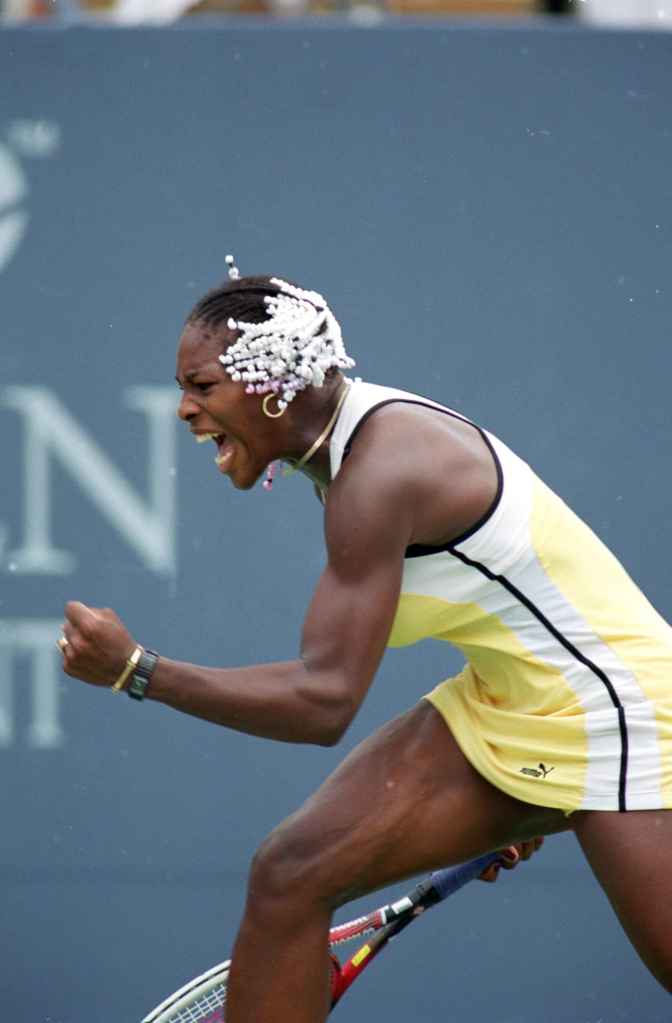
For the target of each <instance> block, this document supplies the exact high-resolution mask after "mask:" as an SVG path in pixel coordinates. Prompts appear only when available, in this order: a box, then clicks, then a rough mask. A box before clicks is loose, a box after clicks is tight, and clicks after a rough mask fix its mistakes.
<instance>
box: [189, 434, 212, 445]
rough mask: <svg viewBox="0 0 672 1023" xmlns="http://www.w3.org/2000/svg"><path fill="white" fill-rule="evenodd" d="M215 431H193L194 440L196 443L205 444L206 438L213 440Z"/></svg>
mask: <svg viewBox="0 0 672 1023" xmlns="http://www.w3.org/2000/svg"><path fill="white" fill-rule="evenodd" d="M216 436H217V434H216V433H195V434H194V440H195V441H196V443H197V444H205V442H206V440H214V439H215V437H216Z"/></svg>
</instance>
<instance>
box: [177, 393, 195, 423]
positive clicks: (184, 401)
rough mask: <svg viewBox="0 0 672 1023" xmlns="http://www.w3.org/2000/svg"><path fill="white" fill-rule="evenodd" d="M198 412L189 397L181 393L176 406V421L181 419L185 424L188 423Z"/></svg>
mask: <svg viewBox="0 0 672 1023" xmlns="http://www.w3.org/2000/svg"><path fill="white" fill-rule="evenodd" d="M197 412H198V406H197V405H196V403H195V402H194V401H193V399H192V398H190V397H189V395H188V394H185V393H183V394H182V397H181V398H180V403H179V405H178V406H177V416H178V419H183V420H184V422H185V423H188V422H189V420H190V419H193V418H194V416H195V415H196V413H197Z"/></svg>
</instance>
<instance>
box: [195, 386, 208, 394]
mask: <svg viewBox="0 0 672 1023" xmlns="http://www.w3.org/2000/svg"><path fill="white" fill-rule="evenodd" d="M194 387H195V388H196V390H197V391H200V392H201V394H207V393H208V391H209V390H210V389H211V388H212V384H194Z"/></svg>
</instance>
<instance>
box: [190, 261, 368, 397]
mask: <svg viewBox="0 0 672 1023" xmlns="http://www.w3.org/2000/svg"><path fill="white" fill-rule="evenodd" d="M226 262H227V263H228V264H229V280H228V281H226V282H225V283H224V284H221V285H220V286H219V287H218V288H213V289H212V291H208V292H207V293H206V294H205V295H204V296H203V298H201V299H200V301H198V302H197V303H196V305H195V306H194V308H193V309H192V311H191V312H190V314H189V316H188V317H187V323H188V324H203V325H204V326H208V327H214V328H216V327H219V326H220V325H222V324H226V326H227V327H228V328H229V330H235V331H236V333H237V338H236V340H235V341H234V342H233V343H232V344H230V345H229V346H228V348H227V349H226V352H225V353H224V354H222V355H220V357H219V361H220V362H221V363H222V365H223V366H224V368H225V369H226V372H227V373H228V374H229V376H230V377H231V378H232V380H235V381H240V382H242V383H244V384H245V385H246V386H245V390H246V392H247V393H248V394H269V393H272V394H274V395H275V396H276V398H277V403H278V409H279V410H280V414H281V413H282V412H283V411H284V409H285V408H286V407H287V405H288V404H289V402H290V401H292V400H293V399H294V398H295V397H296V394H297V393H298V392H299V391H303V390H304V389H305V388H306V387H308V386H309V385H312V386H314V387H322V385H323V384H324V382H325V379H326V378H327V376H331V375H332V373H333V371H334V370H343V369H348V368H350V367H351V366H354V365H355V363H354V360H353V359H351V358H350V356H349V355H348V354H347V352H346V351H345V348H344V346H343V338H342V336H341V328H340V326H339V324H338V321H337V320H336V318H335V317H334V315H333V313H332V312H331V310H330V309H329V306H328V305H327V303H326V301H325V300H324V299H323V298H322V296H321V295H320V294H318V292H316V291H305V290H304V289H302V288H299V287H297V286H296V285H295V284H292V283H290V282H289V281H285V280H283V279H281V278H279V277H265V276H260V277H241V276H240V272H239V271H238V268H237V267H236V265H235V263H234V260H233V256H227V257H226Z"/></svg>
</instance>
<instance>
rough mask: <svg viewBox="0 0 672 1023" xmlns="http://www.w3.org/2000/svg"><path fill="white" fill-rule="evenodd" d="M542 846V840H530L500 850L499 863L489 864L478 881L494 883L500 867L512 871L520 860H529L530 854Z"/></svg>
mask: <svg viewBox="0 0 672 1023" xmlns="http://www.w3.org/2000/svg"><path fill="white" fill-rule="evenodd" d="M543 844H544V840H543V838H531V839H530V840H529V841H528V842H519V843H518V845H510V846H509V847H508V849H502V850H500V853H499V855H500V861H499V862H497V863H491V864H490V866H489V867H488V868H487V870H484V871H483V873H482V874H481V876H480V878H479V881H489V882H490V883H492V882H493V881H496V880H497V877H498V875H499V871H500V870H501V868H502V867H503V868H504V870H513V868H514V867H516V866H518V864H519V863H520V861H521V860H529V858H530V856H531V855H532V853H535V852H536V851H537V849H541V847H542V845H543Z"/></svg>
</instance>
